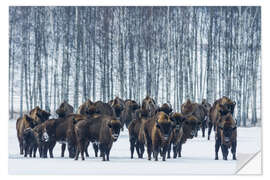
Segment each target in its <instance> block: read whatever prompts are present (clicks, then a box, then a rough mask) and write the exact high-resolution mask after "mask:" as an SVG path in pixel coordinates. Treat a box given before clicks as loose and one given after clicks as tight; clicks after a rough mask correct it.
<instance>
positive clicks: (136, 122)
mask: <svg viewBox="0 0 270 180" xmlns="http://www.w3.org/2000/svg"><path fill="white" fill-rule="evenodd" d="M146 120H147V113H146V112H144V111H143V110H142V109H137V110H136V111H135V117H134V119H133V120H132V121H131V123H130V124H129V126H128V132H129V142H130V152H131V159H132V158H133V153H134V148H136V151H137V154H138V158H143V153H144V143H143V141H139V134H140V129H141V127H142V124H143V123H144V122H145V121H146Z"/></svg>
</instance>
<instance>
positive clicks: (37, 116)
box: [29, 106, 51, 124]
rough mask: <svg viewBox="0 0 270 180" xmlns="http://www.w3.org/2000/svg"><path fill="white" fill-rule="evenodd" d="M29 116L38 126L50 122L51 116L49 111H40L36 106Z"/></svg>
mask: <svg viewBox="0 0 270 180" xmlns="http://www.w3.org/2000/svg"><path fill="white" fill-rule="evenodd" d="M29 115H30V117H31V118H33V119H34V120H35V121H36V122H37V124H40V123H43V122H44V121H46V120H48V119H49V117H50V115H51V114H50V113H49V112H47V111H44V110H42V109H40V107H39V106H36V107H35V108H34V109H32V110H31V111H30V113H29Z"/></svg>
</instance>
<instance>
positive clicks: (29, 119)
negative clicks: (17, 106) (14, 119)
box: [24, 114, 33, 122]
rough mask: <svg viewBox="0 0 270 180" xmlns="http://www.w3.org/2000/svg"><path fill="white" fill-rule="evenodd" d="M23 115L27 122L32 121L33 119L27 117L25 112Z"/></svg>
mask: <svg viewBox="0 0 270 180" xmlns="http://www.w3.org/2000/svg"><path fill="white" fill-rule="evenodd" d="M24 116H25V119H26V121H28V122H32V121H33V120H32V118H31V117H29V116H28V115H26V114H25V115H24Z"/></svg>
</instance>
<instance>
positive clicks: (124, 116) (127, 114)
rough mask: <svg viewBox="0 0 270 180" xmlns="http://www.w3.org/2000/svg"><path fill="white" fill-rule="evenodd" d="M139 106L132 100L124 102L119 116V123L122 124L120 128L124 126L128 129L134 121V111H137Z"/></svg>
mask: <svg viewBox="0 0 270 180" xmlns="http://www.w3.org/2000/svg"><path fill="white" fill-rule="evenodd" d="M139 107H140V106H139V105H138V103H137V102H136V101H133V100H130V99H128V100H126V101H125V109H124V110H123V111H122V113H121V116H120V121H121V124H122V127H123V126H124V124H125V125H126V127H127V128H128V126H129V123H130V122H131V121H132V119H134V116H135V111H136V110H137V109H139Z"/></svg>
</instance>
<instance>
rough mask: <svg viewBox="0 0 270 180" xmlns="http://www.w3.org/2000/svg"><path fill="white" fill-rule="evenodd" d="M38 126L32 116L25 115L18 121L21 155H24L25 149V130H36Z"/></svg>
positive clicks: (17, 128)
mask: <svg viewBox="0 0 270 180" xmlns="http://www.w3.org/2000/svg"><path fill="white" fill-rule="evenodd" d="M36 125H37V121H35V120H34V119H33V118H31V117H30V116H28V115H26V114H24V115H23V117H20V118H18V119H17V122H16V130H17V138H18V141H19V147H20V154H23V149H24V147H25V146H24V141H23V140H24V138H23V134H24V131H25V129H30V128H34V127H35V126H36Z"/></svg>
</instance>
